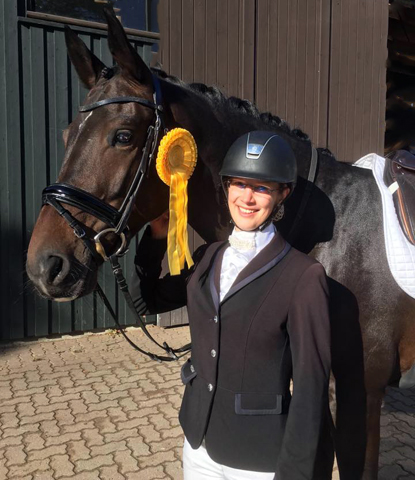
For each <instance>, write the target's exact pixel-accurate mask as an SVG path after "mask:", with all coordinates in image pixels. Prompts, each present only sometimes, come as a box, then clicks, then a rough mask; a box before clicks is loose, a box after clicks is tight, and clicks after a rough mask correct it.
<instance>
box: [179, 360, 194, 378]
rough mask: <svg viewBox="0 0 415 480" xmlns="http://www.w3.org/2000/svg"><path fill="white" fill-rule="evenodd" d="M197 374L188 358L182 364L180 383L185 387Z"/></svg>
mask: <svg viewBox="0 0 415 480" xmlns="http://www.w3.org/2000/svg"><path fill="white" fill-rule="evenodd" d="M196 375H197V373H196V370H195V367H194V366H193V364H192V360H191V359H190V358H189V360H187V362H186V363H184V364H183V366H182V370H181V372H180V376H181V377H182V382H183V383H184V385H187V384H188V383H189V382H190V381H191V380H193V379H194V378H195V377H196Z"/></svg>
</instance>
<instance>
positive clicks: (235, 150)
mask: <svg viewBox="0 0 415 480" xmlns="http://www.w3.org/2000/svg"><path fill="white" fill-rule="evenodd" d="M219 175H220V176H221V179H222V187H223V189H224V192H225V194H226V193H227V192H226V188H225V185H224V177H238V178H254V179H255V180H264V181H267V182H277V183H284V184H287V185H288V186H289V188H290V193H289V195H291V193H292V191H293V190H294V187H295V184H296V182H297V161H296V159H295V155H294V152H293V150H292V148H291V146H290V145H289V144H288V142H286V141H285V140H284V139H283V138H281V137H280V136H279V135H277V134H275V133H274V132H267V131H263V130H256V131H253V132H249V133H246V134H245V135H242V136H241V137H239V138H238V139H237V140H236V141H235V142H234V143H233V144H232V146H231V147H230V149H229V150H228V152H227V154H226V156H225V159H224V161H223V164H222V169H221V170H220V172H219ZM276 210H278V207H276V209H275V210H274V212H272V214H271V215H270V217H269V218H268V219H267V221H266V222H265V223H264V224H263V225H261V226H260V227H259V229H260V230H263V229H264V228H265V227H266V226H267V225H268V224H269V223H270V222H271V221H272V217H273V215H274V214H275V212H276Z"/></svg>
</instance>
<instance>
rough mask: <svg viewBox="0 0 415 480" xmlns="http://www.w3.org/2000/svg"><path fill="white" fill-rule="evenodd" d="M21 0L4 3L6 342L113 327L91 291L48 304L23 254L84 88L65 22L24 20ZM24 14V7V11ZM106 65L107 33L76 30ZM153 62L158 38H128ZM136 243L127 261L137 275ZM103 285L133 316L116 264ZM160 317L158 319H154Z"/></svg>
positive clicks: (1, 201)
mask: <svg viewBox="0 0 415 480" xmlns="http://www.w3.org/2000/svg"><path fill="white" fill-rule="evenodd" d="M23 3H24V2H23ZM21 5H22V2H21V1H20V0H6V1H2V0H0V126H1V128H0V131H1V133H0V138H1V141H0V233H1V236H0V265H1V268H0V339H2V340H9V339H16V338H23V337H32V336H44V335H48V334H62V333H69V332H72V331H88V330H91V329H94V328H109V327H112V326H113V322H112V319H111V318H110V316H109V314H108V312H107V311H106V310H105V308H104V306H103V305H102V302H101V301H100V300H99V299H97V298H96V297H95V296H93V295H89V296H88V297H86V298H84V299H81V300H77V301H75V302H68V303H57V302H47V301H46V300H43V299H41V298H40V297H39V296H37V295H36V294H35V293H34V292H33V290H32V287H31V286H30V284H29V283H28V280H27V277H26V274H25V257H26V251H27V247H28V244H29V240H30V235H31V233H32V230H33V226H34V223H35V221H36V218H37V216H38V214H39V210H40V208H41V192H42V190H43V188H44V187H45V186H46V185H48V184H49V183H51V182H53V181H55V179H56V178H57V174H58V171H59V169H60V166H61V162H62V159H63V153H64V147H63V141H62V131H63V130H64V129H65V128H66V127H67V125H68V124H69V123H70V122H71V121H72V118H73V117H74V115H76V113H77V111H78V107H79V105H80V104H81V103H82V102H83V100H84V97H85V95H86V90H85V89H84V88H83V87H82V86H81V85H80V83H79V81H78V78H77V75H76V73H75V71H74V69H73V68H72V66H71V65H70V62H69V60H68V56H67V53H66V47H65V39H64V26H63V25H62V24H61V23H53V22H50V21H41V20H35V19H30V18H26V17H25V16H19V14H21V15H24V8H23V9H22V10H20V11H19V6H21ZM22 11H23V12H22ZM73 28H74V30H75V31H76V32H77V33H78V34H79V35H80V37H81V38H82V40H83V41H84V42H85V43H86V44H87V45H88V47H89V48H91V49H92V50H93V51H94V53H95V54H96V55H97V56H98V57H100V58H101V59H102V60H103V61H104V63H107V64H109V65H112V64H113V60H112V57H111V55H110V53H109V50H108V48H107V41H106V31H105V30H100V29H92V28H86V27H73ZM130 40H131V42H132V44H133V45H134V47H135V48H136V49H137V51H138V52H139V53H140V55H142V57H143V58H144V60H145V61H147V62H150V59H151V49H152V45H153V43H155V42H157V40H155V39H154V38H153V39H151V38H148V37H146V38H144V37H143V38H141V37H137V36H134V37H130ZM133 250H134V248H132V249H131V252H129V254H127V256H126V257H124V259H123V260H122V262H123V266H124V269H125V271H126V275H127V276H129V275H131V272H132V268H133V259H134V252H133ZM99 282H100V283H101V284H102V286H103V288H104V289H105V291H106V294H107V295H108V297H109V298H110V301H111V303H112V304H113V306H114V307H115V309H116V310H117V312H118V315H119V318H120V321H121V323H123V324H127V325H128V324H133V323H135V322H134V319H133V316H132V314H131V313H130V312H129V311H128V309H127V308H126V306H125V303H124V301H123V300H121V301H118V300H119V298H118V291H117V288H116V285H115V280H114V277H113V275H112V272H111V268H110V267H109V266H108V265H106V266H105V267H104V268H102V269H101V270H100V273H99ZM153 320H155V319H153Z"/></svg>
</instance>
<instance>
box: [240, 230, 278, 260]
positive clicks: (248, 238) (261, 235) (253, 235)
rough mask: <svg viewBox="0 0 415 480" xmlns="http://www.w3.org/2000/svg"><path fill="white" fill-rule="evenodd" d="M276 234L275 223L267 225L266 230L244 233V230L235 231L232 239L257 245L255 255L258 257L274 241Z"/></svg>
mask: <svg viewBox="0 0 415 480" xmlns="http://www.w3.org/2000/svg"><path fill="white" fill-rule="evenodd" d="M275 232H276V229H275V226H274V224H273V223H270V224H269V225H267V226H266V227H265V228H264V230H262V231H260V230H255V231H254V232H244V231H242V230H236V228H234V229H233V232H232V235H231V236H232V237H233V238H236V239H237V240H240V241H241V243H243V242H246V243H247V244H249V243H250V242H252V241H253V242H252V243H255V255H257V254H258V253H259V252H260V251H261V250H262V249H263V248H264V247H266V246H267V245H268V243H269V242H270V241H271V240H272V238H273V237H274V235H275Z"/></svg>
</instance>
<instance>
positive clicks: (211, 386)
mask: <svg viewBox="0 0 415 480" xmlns="http://www.w3.org/2000/svg"><path fill="white" fill-rule="evenodd" d="M207 387H208V390H209V392H211V391H212V390H213V385H212V384H211V383H209V384H208V386H207Z"/></svg>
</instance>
